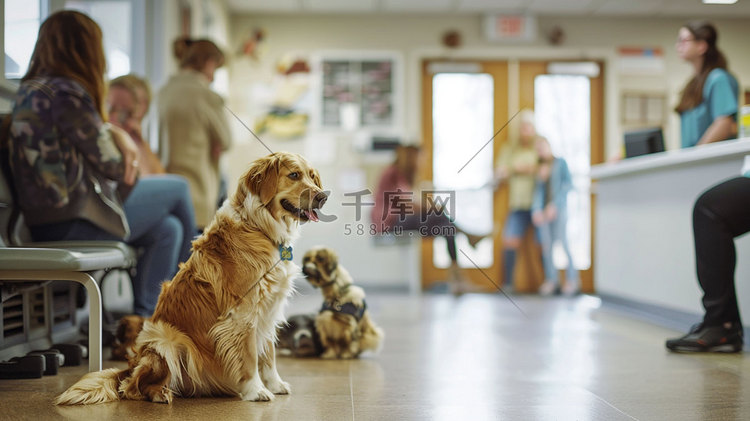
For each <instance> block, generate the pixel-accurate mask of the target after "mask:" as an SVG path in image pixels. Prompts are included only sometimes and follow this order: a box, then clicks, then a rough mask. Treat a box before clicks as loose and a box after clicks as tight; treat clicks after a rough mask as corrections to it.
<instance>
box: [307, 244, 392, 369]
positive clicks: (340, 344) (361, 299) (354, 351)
mask: <svg viewBox="0 0 750 421" xmlns="http://www.w3.org/2000/svg"><path fill="white" fill-rule="evenodd" d="M302 273H304V274H305V275H306V276H307V280H308V282H310V284H311V285H312V286H314V287H316V288H320V289H321V291H322V293H323V299H324V302H323V308H322V309H321V310H320V312H319V313H318V315H317V316H316V317H315V329H316V330H317V332H318V335H319V336H320V342H321V345H322V346H323V353H322V354H321V357H322V358H356V357H357V356H359V354H360V353H362V352H363V351H367V350H372V351H376V350H378V349H379V348H380V344H381V342H382V341H383V337H384V334H383V330H382V329H380V328H379V327H378V326H376V325H375V323H374V322H373V321H372V320H371V319H370V313H369V312H368V311H367V304H366V303H365V291H364V290H363V289H362V288H360V287H358V286H355V285H353V284H352V277H351V275H349V272H348V271H347V270H346V269H345V268H344V267H343V266H341V265H340V264H339V262H338V256H336V253H335V252H334V251H333V250H331V249H330V248H326V247H314V248H312V249H310V250H309V251H308V252H307V253H305V256H304V257H303V259H302Z"/></svg>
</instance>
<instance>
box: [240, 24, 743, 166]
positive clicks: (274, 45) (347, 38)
mask: <svg viewBox="0 0 750 421" xmlns="http://www.w3.org/2000/svg"><path fill="white" fill-rule="evenodd" d="M685 21H686V19H661V18H659V19H655V18H654V19H651V18H602V17H540V18H539V19H538V26H539V33H540V34H544V33H546V32H547V31H548V30H549V29H550V28H552V27H554V26H559V27H561V28H562V29H563V30H564V32H565V34H566V39H565V42H564V44H563V45H562V46H561V47H552V46H550V45H549V44H547V42H546V41H545V40H544V37H543V36H540V37H539V38H538V39H537V41H536V42H534V43H531V44H523V45H518V44H516V45H509V44H501V43H495V42H490V41H487V40H486V39H485V38H484V36H483V34H482V25H481V23H482V22H481V18H480V17H478V16H439V15H432V16H429V15H428V16H416V15H407V16H395V15H374V16H354V15H257V16H233V17H232V20H231V25H230V28H231V29H230V31H231V36H230V42H232V43H233V44H234V45H235V47H236V48H238V45H239V43H240V40H242V39H244V37H245V36H246V34H248V33H249V32H250V30H252V28H256V27H260V28H263V29H264V30H265V31H266V34H267V42H266V45H265V48H266V55H265V56H264V58H263V60H262V61H261V62H259V63H249V62H248V61H247V60H246V59H239V60H236V61H235V63H234V67H233V69H234V70H236V71H234V72H232V76H231V82H232V86H233V89H232V92H233V93H232V95H230V100H231V102H232V103H233V104H235V105H238V106H239V109H240V112H244V111H249V110H245V109H243V102H244V99H245V98H246V92H242V88H241V87H242V86H243V84H244V83H246V82H247V81H248V78H253V80H258V79H261V80H262V79H266V80H269V81H270V79H271V76H272V73H271V72H272V65H273V63H274V62H275V61H276V60H277V59H278V58H279V57H280V56H281V55H283V54H287V53H290V52H307V53H314V52H319V51H321V50H360V51H367V50H378V51H394V52H398V53H400V54H401V55H402V56H403V57H404V64H405V69H404V75H403V76H404V77H405V79H404V80H405V91H404V97H403V101H404V108H403V115H402V121H404V124H405V129H406V131H407V132H409V133H418V130H419V127H420V116H421V114H420V112H421V110H419V109H418V108H419V107H418V104H419V96H420V95H421V93H420V91H419V83H418V82H419V67H418V66H419V62H420V60H421V59H422V58H425V57H430V58H434V57H441V56H442V57H446V58H449V57H476V58H497V59H515V58H570V59H586V58H596V59H604V60H606V61H607V62H608V69H607V74H606V76H607V79H606V84H607V87H606V93H607V98H606V102H605V103H606V107H607V110H606V119H607V120H606V122H605V124H606V126H605V127H606V137H607V155H609V154H610V153H612V152H614V151H615V149H617V148H618V147H619V139H621V137H622V130H621V127H620V117H619V116H620V110H619V108H620V104H619V102H620V99H619V98H620V96H619V95H620V92H621V91H622V90H641V91H644V90H645V91H650V92H657V93H664V94H665V95H666V97H667V102H668V106H669V107H670V108H671V107H672V106H673V105H674V103H675V102H676V97H677V95H678V93H679V91H680V89H681V88H682V86H683V85H684V83H685V81H686V79H687V78H688V76H689V75H690V67H689V65H687V64H686V63H684V62H682V61H681V60H680V59H679V58H678V57H677V56H676V53H675V51H674V41H675V39H676V37H677V31H678V29H679V27H680V25H681V24H682V23H684V22H685ZM713 22H714V23H715V24H716V26H717V27H718V30H719V34H720V37H719V46H720V48H721V49H722V50H723V51H724V52H725V54H726V55H727V57H728V59H729V63H730V70H731V71H732V72H733V73H734V74H735V75H736V76H737V77H738V79H739V80H740V85H741V86H743V87H744V86H750V55H748V54H747V53H746V51H747V47H746V40H747V39H748V37H749V36H750V25H747V20H742V19H734V20H728V19H724V20H714V21H713ZM449 29H455V30H458V31H459V32H460V33H461V35H462V37H463V46H462V48H460V49H458V50H456V51H448V50H446V49H445V48H443V47H441V46H440V39H441V36H442V34H443V33H444V32H445V31H447V30H449ZM619 46H640V47H661V48H662V49H663V50H664V51H665V65H666V70H665V72H664V74H661V75H654V76H641V77H622V76H620V75H618V74H617V71H616V68H615V67H616V66H615V65H616V48H617V47H619ZM677 123H678V119H677V116H676V115H674V114H673V113H672V115H671V117H670V121H669V124H668V125H667V127H666V136H667V138H668V139H667V143H668V147H673V148H674V147H677V145H678V143H679V128H678V127H677V126H676V124H677Z"/></svg>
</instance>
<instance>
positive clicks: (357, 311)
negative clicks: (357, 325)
mask: <svg viewBox="0 0 750 421" xmlns="http://www.w3.org/2000/svg"><path fill="white" fill-rule="evenodd" d="M365 310H367V303H366V302H365V301H364V300H363V301H362V305H361V306H358V305H356V304H354V303H352V302H348V303H339V302H338V301H323V307H322V308H321V309H320V311H321V313H322V312H324V311H332V312H334V313H342V314H348V315H350V316H352V317H354V318H355V319H356V320H357V321H360V320H361V319H362V316H364V314H365Z"/></svg>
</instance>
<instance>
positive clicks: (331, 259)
mask: <svg viewBox="0 0 750 421" xmlns="http://www.w3.org/2000/svg"><path fill="white" fill-rule="evenodd" d="M326 255H327V256H326V262H327V264H326V269H327V270H328V273H333V271H334V270H336V268H337V267H338V265H339V257H338V256H336V253H335V252H334V251H333V250H331V249H328V250H326Z"/></svg>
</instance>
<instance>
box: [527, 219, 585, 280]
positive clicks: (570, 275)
mask: <svg viewBox="0 0 750 421" xmlns="http://www.w3.org/2000/svg"><path fill="white" fill-rule="evenodd" d="M567 226H568V215H567V212H566V210H565V209H558V214H557V218H555V220H554V221H550V222H547V223H546V224H542V225H539V226H538V227H537V232H538V233H539V237H540V239H541V243H542V264H543V265H544V278H545V279H546V280H547V281H552V282H553V283H554V284H555V285H558V284H559V283H560V280H559V276H558V274H557V268H556V267H555V263H554V262H553V261H552V246H554V244H555V242H556V241H560V243H561V244H562V247H563V251H565V255H566V256H567V258H568V267H567V269H566V272H565V274H566V275H565V276H566V279H567V280H568V281H574V282H578V271H577V270H576V268H575V266H574V265H573V256H572V255H571V254H570V246H569V245H568V234H567ZM574 286H576V287H577V286H578V285H574Z"/></svg>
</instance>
